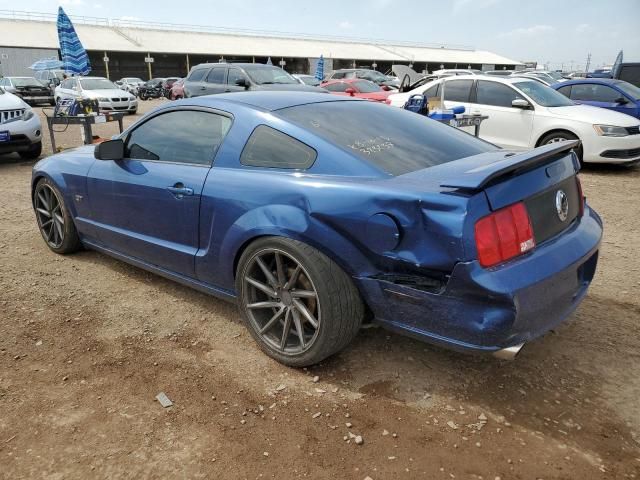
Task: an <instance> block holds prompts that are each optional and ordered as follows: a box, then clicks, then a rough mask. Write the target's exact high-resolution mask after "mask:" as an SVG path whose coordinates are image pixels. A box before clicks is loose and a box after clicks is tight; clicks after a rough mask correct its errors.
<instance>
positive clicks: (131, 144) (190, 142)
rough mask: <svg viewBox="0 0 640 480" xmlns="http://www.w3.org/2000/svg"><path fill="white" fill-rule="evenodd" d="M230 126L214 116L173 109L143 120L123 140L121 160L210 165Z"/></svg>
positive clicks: (221, 117) (224, 120)
mask: <svg viewBox="0 0 640 480" xmlns="http://www.w3.org/2000/svg"><path fill="white" fill-rule="evenodd" d="M230 127H231V119H230V118H228V117H225V116H223V115H218V114H216V113H208V112H201V111H195V110H177V111H173V112H168V113H164V114H162V115H158V116H156V117H153V118H151V119H150V120H148V121H146V122H145V123H143V124H142V125H140V126H139V127H138V128H136V129H135V130H134V131H133V132H131V134H130V135H129V137H128V138H127V141H126V145H125V158H135V159H140V160H156V161H161V162H173V163H191V164H197V165H211V163H212V161H213V157H214V155H215V152H216V151H217V150H218V147H219V146H220V144H221V143H222V141H223V140H224V137H225V135H226V134H227V132H228V131H229V128H230Z"/></svg>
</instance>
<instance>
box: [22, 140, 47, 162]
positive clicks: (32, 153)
mask: <svg viewBox="0 0 640 480" xmlns="http://www.w3.org/2000/svg"><path fill="white" fill-rule="evenodd" d="M41 154H42V142H38V143H34V144H33V145H31V146H30V147H29V150H27V151H25V152H18V155H20V158H22V159H24V160H35V159H36V158H38V157H39V156H40V155H41Z"/></svg>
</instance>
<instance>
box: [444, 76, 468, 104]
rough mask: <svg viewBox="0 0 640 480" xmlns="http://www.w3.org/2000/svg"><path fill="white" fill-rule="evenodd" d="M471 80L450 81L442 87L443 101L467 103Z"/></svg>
mask: <svg viewBox="0 0 640 480" xmlns="http://www.w3.org/2000/svg"><path fill="white" fill-rule="evenodd" d="M472 85H473V80H450V81H448V82H447V83H446V84H445V86H444V99H445V100H451V101H453V102H468V101H469V96H470V95H471V86H472Z"/></svg>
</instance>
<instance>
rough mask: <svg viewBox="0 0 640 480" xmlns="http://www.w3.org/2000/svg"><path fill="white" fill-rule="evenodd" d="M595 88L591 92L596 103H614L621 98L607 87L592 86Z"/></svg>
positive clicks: (620, 95)
mask: <svg viewBox="0 0 640 480" xmlns="http://www.w3.org/2000/svg"><path fill="white" fill-rule="evenodd" d="M594 86H595V87H596V88H595V90H594V92H593V97H594V100H595V101H596V102H608V103H615V101H616V100H617V99H618V98H620V97H622V94H621V93H620V92H618V91H617V90H616V89H614V88H611V87H608V86H606V85H594Z"/></svg>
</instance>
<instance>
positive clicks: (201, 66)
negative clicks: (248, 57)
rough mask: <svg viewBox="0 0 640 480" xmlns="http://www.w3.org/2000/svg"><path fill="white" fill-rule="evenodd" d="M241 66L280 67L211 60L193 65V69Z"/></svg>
mask: <svg viewBox="0 0 640 480" xmlns="http://www.w3.org/2000/svg"><path fill="white" fill-rule="evenodd" d="M215 66H218V67H241V68H245V67H257V68H264V67H269V68H271V67H276V68H280V67H278V66H277V65H267V64H264V63H248V62H245V63H218V62H211V63H199V64H198V65H196V66H195V67H193V69H194V70H196V69H200V68H210V67H215Z"/></svg>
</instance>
